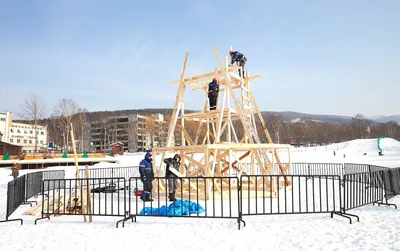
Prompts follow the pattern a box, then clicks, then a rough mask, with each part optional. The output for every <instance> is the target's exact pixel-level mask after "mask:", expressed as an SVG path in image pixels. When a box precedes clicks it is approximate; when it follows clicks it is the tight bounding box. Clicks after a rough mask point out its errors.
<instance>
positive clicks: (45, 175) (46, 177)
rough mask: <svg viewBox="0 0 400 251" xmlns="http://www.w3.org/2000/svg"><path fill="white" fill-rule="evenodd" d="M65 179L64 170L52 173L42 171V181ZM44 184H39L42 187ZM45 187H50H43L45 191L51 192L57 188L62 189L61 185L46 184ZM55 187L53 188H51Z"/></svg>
mask: <svg viewBox="0 0 400 251" xmlns="http://www.w3.org/2000/svg"><path fill="white" fill-rule="evenodd" d="M64 178H65V171H64V170H54V171H44V172H43V180H51V179H64ZM43 184H44V183H41V185H43ZM45 185H46V186H50V187H44V190H45V191H48V190H51V189H59V188H64V187H63V183H60V184H55V183H53V184H51V183H46V184H45ZM51 186H55V187H51Z"/></svg>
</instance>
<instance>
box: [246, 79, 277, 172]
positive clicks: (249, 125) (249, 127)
mask: <svg viewBox="0 0 400 251" xmlns="http://www.w3.org/2000/svg"><path fill="white" fill-rule="evenodd" d="M246 75H247V76H248V73H247V74H246ZM240 86H241V96H242V110H243V112H244V114H243V115H244V122H245V123H244V125H245V127H246V131H247V132H249V133H250V135H246V136H247V137H248V138H250V137H251V138H252V139H253V140H254V143H257V144H260V143H261V140H260V137H259V136H258V133H257V130H256V126H255V125H256V124H255V120H254V113H253V109H254V108H253V107H252V102H251V95H252V94H251V93H250V89H249V81H247V80H244V81H242V83H241V84H240ZM251 141H252V140H251ZM259 153H260V155H261V157H262V158H263V159H264V162H265V163H266V164H267V165H271V164H272V163H271V161H270V159H269V158H268V155H267V151H266V150H265V149H259Z"/></svg>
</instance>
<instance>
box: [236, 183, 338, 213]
mask: <svg viewBox="0 0 400 251" xmlns="http://www.w3.org/2000/svg"><path fill="white" fill-rule="evenodd" d="M240 183H241V184H242V188H241V212H242V214H243V215H244V216H245V215H265V214H304V213H306V214H309V213H332V212H339V211H340V206H341V186H340V176H333V175H312V176H310V175H287V176H282V175H263V176H261V175H252V176H242V177H241V179H240ZM285 184H286V185H285Z"/></svg>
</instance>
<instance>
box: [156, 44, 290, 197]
mask: <svg viewBox="0 0 400 251" xmlns="http://www.w3.org/2000/svg"><path fill="white" fill-rule="evenodd" d="M212 49H213V51H214V54H215V57H216V60H217V63H218V65H219V68H216V69H214V70H213V71H210V72H208V73H204V74H199V75H196V76H192V77H185V72H186V67H187V62H188V58H189V53H186V56H185V60H184V63H183V68H182V69H181V72H180V80H176V81H173V82H170V83H169V84H178V91H177V95H176V98H175V104H174V109H173V113H172V116H171V121H170V125H169V128H168V135H167V144H166V147H158V148H153V149H152V151H153V155H156V154H161V160H160V162H158V158H154V166H155V168H156V170H155V174H156V176H159V177H164V176H165V171H164V167H165V165H164V163H163V161H164V159H165V158H166V155H167V154H175V153H179V154H180V155H181V163H184V165H181V168H180V170H179V173H177V175H178V176H185V175H186V176H207V177H210V176H222V177H223V176H232V175H233V176H236V175H241V174H250V175H252V174H253V175H254V174H277V172H279V173H281V174H285V172H286V168H287V167H285V166H283V165H282V163H281V161H280V157H279V154H285V153H286V154H287V161H288V162H289V163H290V145H282V144H274V143H273V142H272V139H271V136H270V134H269V132H268V128H267V126H266V124H265V122H264V119H263V117H262V115H261V113H260V111H259V109H258V106H257V103H256V100H255V97H254V95H253V93H252V91H251V88H250V82H251V81H252V80H256V79H259V78H261V77H260V76H252V77H250V75H249V73H248V71H246V74H245V76H247V77H246V78H243V74H241V75H239V74H236V71H239V70H243V69H242V66H239V65H236V66H230V65H229V64H228V62H229V61H228V56H226V57H225V58H224V62H223V61H222V59H221V57H220V55H219V53H218V51H217V48H216V47H215V46H213V47H212ZM230 50H231V51H232V47H231V48H230ZM213 78H218V80H219V81H218V82H219V93H218V96H217V107H216V109H215V110H210V109H209V104H208V98H207V97H208V84H209V82H211V80H212V79H213ZM189 86H190V87H192V91H203V92H204V94H205V95H204V98H205V104H204V107H203V110H202V111H200V112H195V113H189V114H185V112H184V104H185V90H186V89H187V87H189ZM255 117H257V118H258V120H256V119H255ZM257 123H258V124H259V126H257ZM176 131H180V139H181V140H180V142H175V140H174V137H173V136H174V135H175V133H176ZM259 133H261V134H263V135H264V136H263V138H264V139H265V140H266V141H267V142H266V143H264V142H265V140H263V139H261V138H260V136H259ZM275 164H277V165H278V167H279V168H278V169H275V168H274V167H275ZM276 170H278V171H276ZM271 182H273V181H272V180H271ZM285 182H286V184H288V181H287V180H285ZM192 186H193V185H189V186H188V189H189V190H190V189H191V188H192ZM273 187H274V189H275V186H273ZM165 189H166V187H165ZM204 189H208V190H209V189H211V188H210V187H207V188H204ZM182 192H183V191H182ZM186 192H188V191H186ZM271 192H272V191H271Z"/></svg>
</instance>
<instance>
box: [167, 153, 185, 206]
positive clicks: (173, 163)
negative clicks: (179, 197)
mask: <svg viewBox="0 0 400 251" xmlns="http://www.w3.org/2000/svg"><path fill="white" fill-rule="evenodd" d="M164 163H165V164H167V166H166V168H165V177H167V178H168V191H169V193H168V198H169V201H176V199H175V192H176V189H177V188H178V176H176V175H175V174H174V173H173V172H171V171H170V170H171V168H174V169H175V170H177V171H178V172H179V167H180V165H181V156H180V155H179V154H175V155H174V157H173V158H166V159H164Z"/></svg>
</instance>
